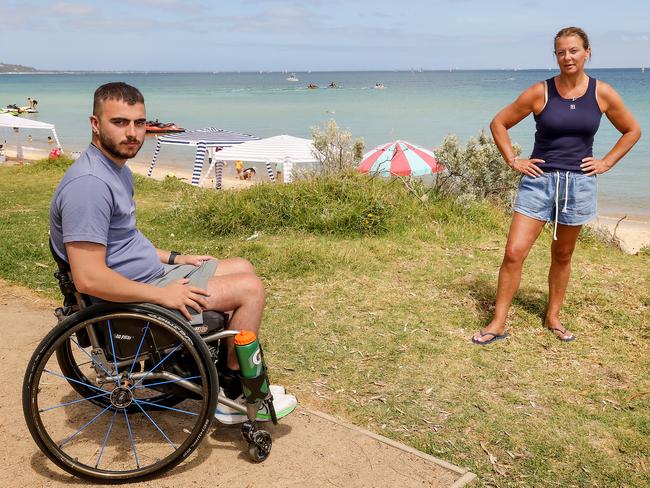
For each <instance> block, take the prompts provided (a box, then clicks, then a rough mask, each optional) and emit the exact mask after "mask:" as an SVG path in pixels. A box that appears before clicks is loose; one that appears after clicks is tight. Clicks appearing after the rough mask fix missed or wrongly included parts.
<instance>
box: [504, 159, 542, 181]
mask: <svg viewBox="0 0 650 488" xmlns="http://www.w3.org/2000/svg"><path fill="white" fill-rule="evenodd" d="M543 163H544V160H543V159H517V158H515V159H514V161H513V162H512V163H510V167H511V168H512V169H514V170H515V171H519V172H520V173H523V174H525V175H528V176H530V177H532V178H537V177H538V176H542V175H543V174H544V172H543V171H542V169H541V168H540V167H539V166H537V165H538V164H543Z"/></svg>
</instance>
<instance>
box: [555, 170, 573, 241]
mask: <svg viewBox="0 0 650 488" xmlns="http://www.w3.org/2000/svg"><path fill="white" fill-rule="evenodd" d="M555 176H556V178H557V180H556V181H555V225H554V226H553V240H554V241H557V218H558V212H559V210H560V209H559V206H560V172H559V171H556V172H555ZM564 180H565V181H564V207H563V208H562V213H566V211H567V205H568V204H569V172H568V171H567V172H566V173H564Z"/></svg>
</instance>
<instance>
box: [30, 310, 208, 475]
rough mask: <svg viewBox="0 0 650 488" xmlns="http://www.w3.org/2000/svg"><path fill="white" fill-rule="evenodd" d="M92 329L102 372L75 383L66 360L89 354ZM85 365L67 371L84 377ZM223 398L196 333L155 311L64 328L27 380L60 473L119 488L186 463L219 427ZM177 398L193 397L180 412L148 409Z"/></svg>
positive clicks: (33, 412) (36, 428)
mask: <svg viewBox="0 0 650 488" xmlns="http://www.w3.org/2000/svg"><path fill="white" fill-rule="evenodd" d="M90 324H92V327H93V328H94V330H95V333H96V336H97V337H98V338H100V339H101V343H102V347H101V348H99V349H95V348H93V349H92V351H91V354H90V357H89V358H88V359H89V360H91V363H92V366H94V369H93V368H89V371H92V372H88V373H81V374H77V373H75V375H74V377H72V376H68V375H66V373H65V372H64V371H63V370H64V369H66V368H65V367H64V368H62V367H61V365H60V364H59V360H58V359H57V351H61V350H62V348H66V347H67V345H70V344H72V345H73V347H72V348H70V349H69V350H68V352H70V353H71V354H79V355H85V353H84V352H82V351H81V349H83V348H79V349H80V350H79V351H75V348H76V346H74V344H75V342H73V340H74V341H76V337H77V336H76V332H77V331H80V330H82V329H84V328H85V327H87V326H89V325H90ZM124 324H126V325H124ZM59 354H60V353H59ZM81 362H82V361H81V360H80V359H78V358H77V359H75V360H74V361H73V362H70V363H67V364H66V366H71V365H73V364H74V365H75V368H76V369H77V371H80V370H79V368H78V366H79V364H81ZM68 372H69V371H68ZM76 382H80V383H76ZM70 384H78V386H80V387H81V386H83V388H71V387H70ZM166 388H168V389H169V391H165V389H166ZM218 391H219V385H218V380H217V373H216V369H215V366H214V362H213V361H212V358H211V355H210V351H209V350H208V348H207V346H206V344H205V342H203V340H202V339H201V337H200V336H199V335H198V334H197V333H196V332H195V331H194V330H193V329H192V328H191V327H190V326H189V325H187V324H186V323H184V322H182V321H180V320H179V319H177V318H176V317H175V316H174V315H172V314H171V313H169V312H168V311H166V310H165V309H162V308H160V307H156V306H153V305H115V304H102V305H94V306H92V307H89V308H87V309H84V310H83V311H81V312H78V313H77V314H75V315H74V316H71V317H70V318H68V319H66V320H64V321H63V322H61V323H60V324H59V325H57V326H56V327H55V328H54V329H52V331H50V333H49V334H48V335H47V336H46V337H45V339H43V341H42V342H41V343H40V344H39V346H38V348H37V349H36V351H35V352H34V354H33V356H32V358H31V360H30V362H29V365H28V368H27V371H26V373H25V380H24V383H23V412H24V415H25V420H26V422H27V426H28V428H29V431H30V433H31V435H32V437H33V438H34V440H35V441H36V443H37V445H38V446H39V448H40V449H41V451H43V453H44V454H45V455H46V456H47V457H48V458H49V459H50V460H52V461H53V462H54V463H55V464H57V465H58V466H60V467H61V468H62V469H64V470H66V471H68V472H69V473H71V474H73V475H75V476H79V477H81V478H85V479H90V480H93V481H100V482H104V483H106V482H109V483H110V482H116V483H118V482H123V481H136V480H142V479H146V478H150V477H152V476H154V475H156V474H160V473H161V472H163V471H165V470H167V469H170V468H172V467H173V466H175V465H176V464H178V463H180V462H181V461H183V460H184V459H185V458H187V457H188V456H189V455H190V454H191V453H192V451H194V449H195V448H196V447H197V446H198V444H199V442H200V440H201V439H202V438H203V436H204V435H205V434H206V433H207V431H208V429H209V427H210V424H211V422H212V419H213V416H214V411H215V409H216V404H217V392H218ZM161 392H162V393H161ZM178 392H181V393H182V392H187V394H186V395H181V396H180V398H181V403H179V404H177V405H176V406H174V407H171V406H165V405H161V404H155V407H156V409H154V410H151V409H148V408H146V407H150V406H151V404H152V403H153V402H152V400H153V401H156V399H160V396H161V394H162V395H165V398H171V397H168V395H176V394H177V393H178ZM98 399H101V401H97V400H98ZM177 399H178V397H177V398H176V399H175V400H177Z"/></svg>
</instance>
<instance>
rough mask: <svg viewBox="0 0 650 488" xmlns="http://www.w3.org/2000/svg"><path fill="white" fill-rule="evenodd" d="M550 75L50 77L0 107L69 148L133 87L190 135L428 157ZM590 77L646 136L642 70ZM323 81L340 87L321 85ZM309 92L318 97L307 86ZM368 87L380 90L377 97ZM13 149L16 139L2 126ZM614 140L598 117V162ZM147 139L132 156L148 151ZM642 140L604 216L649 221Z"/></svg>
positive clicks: (28, 82)
mask: <svg viewBox="0 0 650 488" xmlns="http://www.w3.org/2000/svg"><path fill="white" fill-rule="evenodd" d="M555 74H556V71H553V70H524V71H521V70H520V71H511V70H499V71H452V72H447V71H424V72H418V71H408V72H403V71H402V72H393V71H386V72H377V71H373V72H312V73H306V72H305V73H296V76H297V77H298V78H299V80H300V81H298V82H291V81H287V79H286V78H287V76H288V74H287V73H277V72H276V73H55V74H43V73H39V74H11V75H8V74H6V75H0V106H5V105H7V104H10V103H16V104H18V105H26V104H27V97H32V98H36V99H37V100H38V102H39V105H38V108H39V113H38V114H33V115H29V116H28V117H30V118H33V119H36V120H41V121H45V122H51V123H54V124H55V125H56V128H57V132H58V135H59V138H60V139H61V142H62V144H63V147H64V149H65V150H67V151H73V150H82V149H83V148H85V147H86V146H87V144H88V141H89V138H90V130H89V123H88V116H89V114H90V113H91V112H92V96H93V92H94V90H95V89H96V88H97V87H98V86H99V85H101V84H103V83H106V82H109V81H125V82H127V83H130V84H132V85H134V86H137V87H138V88H139V89H140V90H141V91H142V92H143V94H144V96H145V99H146V103H147V116H148V118H150V119H154V118H157V119H159V120H160V121H163V122H176V123H177V124H179V125H181V126H183V127H185V128H186V129H199V128H204V127H218V128H223V129H228V130H234V131H238V132H244V133H247V134H253V135H256V136H258V137H269V136H273V135H279V134H290V135H293V136H298V137H310V134H311V127H313V126H322V125H323V124H325V123H326V122H327V121H328V120H329V119H334V120H336V122H337V123H338V125H339V126H340V127H343V128H345V129H347V130H350V131H351V132H352V134H353V136H355V137H363V139H364V141H365V144H366V148H367V149H370V148H372V147H374V146H376V145H378V144H381V143H384V142H388V141H392V140H395V139H404V140H407V141H410V142H413V143H415V144H419V145H422V146H425V147H428V148H434V149H435V148H436V147H437V146H439V145H440V144H441V142H442V139H443V138H444V137H445V136H446V135H447V134H457V135H458V137H459V138H460V140H461V141H462V142H463V143H465V142H466V141H467V139H468V138H469V137H472V136H476V135H478V133H479V131H481V130H488V126H489V123H490V120H491V119H492V117H494V115H495V114H496V113H497V112H498V111H499V110H500V109H501V108H503V107H504V106H505V105H507V104H508V103H510V102H511V101H513V100H514V99H515V98H516V97H517V95H518V94H519V93H520V92H521V91H522V90H524V89H525V88H526V87H528V86H530V85H531V84H533V83H535V82H537V81H539V80H543V79H546V78H550V77H551V76H554V75H555ZM589 74H590V75H591V76H594V77H596V78H598V79H601V80H603V81H605V82H607V83H610V84H611V85H612V86H613V87H614V88H615V89H616V90H617V91H618V92H619V93H620V94H621V96H622V97H623V100H624V101H625V103H626V105H627V106H628V107H629V108H630V110H631V111H632V113H633V114H634V115H635V116H636V118H637V119H638V120H639V122H640V124H641V128H642V130H644V129H645V131H646V133H647V130H648V129H650V72H648V73H642V72H641V70H640V69H595V70H591V71H589ZM330 82H334V83H336V85H337V86H338V87H339V88H327V86H328V85H329V83H330ZM309 83H314V84H316V85H318V86H319V88H318V89H313V90H312V89H307V88H306V86H307V84H309ZM376 83H381V84H383V85H384V87H385V88H383V89H374V88H373V87H374V86H375V84H376ZM36 132H37V131H34V134H31V135H32V136H33V139H34V142H33V143H32V144H31V145H33V146H35V147H39V145H40V146H42V147H43V148H46V147H47V144H44V141H45V140H46V138H47V135H48V134H37V133H36ZM510 134H511V138H512V140H513V142H516V143H518V144H520V145H521V146H522V147H523V154H524V155H526V154H530V152H531V150H532V144H533V136H534V121H533V117H532V116H529V117H528V118H526V119H525V120H524V121H522V122H521V123H520V124H518V125H517V126H516V127H514V128H513V129H511V130H510ZM0 137H1V138H6V139H7V140H8V142H9V144H12V141H13V136H12V134H10V133H9V132H8V131H5V132H4V133H2V132H1V129H0ZM618 137H619V133H618V132H617V131H616V129H615V128H614V127H613V126H612V124H611V123H610V122H609V121H608V120H607V118H606V117H603V119H602V122H601V126H600V130H599V131H598V134H597V135H596V142H595V145H594V156H595V157H602V156H604V155H605V154H606V153H607V151H609V149H610V148H611V147H612V146H613V145H614V144H615V142H616V140H617V138H618ZM154 142H155V139H154V138H153V137H149V138H148V139H147V142H146V144H145V146H144V147H143V149H142V150H141V152H140V154H139V156H138V159H140V160H145V159H148V158H150V157H151V155H152V154H153V147H154ZM161 157H162V158H163V159H165V160H171V162H172V164H176V165H183V166H187V167H189V166H191V165H192V163H193V154H192V152H191V150H189V149H180V150H179V149H175V150H173V149H169V148H167V147H164V148H163V150H162V153H161ZM649 162H650V138H649V137H648V136H646V137H645V138H642V139H641V140H640V141H639V143H638V144H637V145H636V146H635V147H634V149H632V151H631V152H630V153H629V154H628V155H627V156H626V157H625V158H624V159H623V160H622V161H621V162H620V163H619V164H618V165H617V166H616V167H615V168H614V169H613V170H611V171H610V172H608V173H606V174H604V175H602V176H600V177H599V204H600V209H601V213H605V214H608V213H609V214H627V215H629V216H641V217H642V218H644V219H645V220H648V219H650V194H649V192H648V181H650V166H649V165H648V163H649Z"/></svg>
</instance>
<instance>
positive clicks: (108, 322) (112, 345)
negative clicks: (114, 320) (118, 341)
mask: <svg viewBox="0 0 650 488" xmlns="http://www.w3.org/2000/svg"><path fill="white" fill-rule="evenodd" d="M106 323H107V324H108V337H110V338H111V352H112V353H113V364H114V365H115V376H116V377H117V386H118V387H119V386H121V385H120V372H119V371H118V369H117V356H116V355H115V344H113V331H112V330H111V321H110V320H106Z"/></svg>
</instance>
